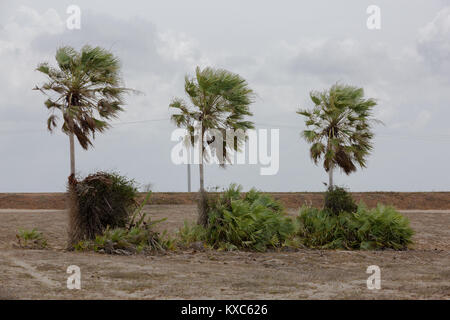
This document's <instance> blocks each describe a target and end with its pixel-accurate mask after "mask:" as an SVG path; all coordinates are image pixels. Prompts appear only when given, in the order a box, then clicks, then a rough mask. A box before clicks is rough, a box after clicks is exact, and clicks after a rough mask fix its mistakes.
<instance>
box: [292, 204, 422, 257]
mask: <svg viewBox="0 0 450 320" xmlns="http://www.w3.org/2000/svg"><path fill="white" fill-rule="evenodd" d="M297 222H298V236H299V237H300V238H301V239H302V242H303V244H304V245H306V246H308V247H314V248H329V249H363V250H368V249H387V248H391V249H395V250H403V249H407V247H408V245H409V244H411V243H412V241H411V237H412V235H413V230H412V229H411V228H410V226H409V221H408V219H407V218H405V217H403V216H402V215H401V214H400V213H398V212H397V211H396V210H395V209H394V208H392V207H385V206H382V205H378V207H377V208H375V209H372V210H368V209H367V208H366V207H365V206H364V205H362V204H361V205H359V206H358V208H357V211H356V212H355V213H348V212H341V213H340V214H339V215H334V214H332V213H331V212H330V211H328V210H319V209H316V208H311V207H303V208H301V209H300V214H299V216H298V217H297Z"/></svg>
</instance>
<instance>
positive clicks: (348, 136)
mask: <svg viewBox="0 0 450 320" xmlns="http://www.w3.org/2000/svg"><path fill="white" fill-rule="evenodd" d="M310 97H311V100H312V102H313V103H314V107H313V108H312V110H304V109H300V110H298V111H297V113H298V114H300V115H302V116H304V117H306V120H305V123H306V126H307V129H306V130H304V131H303V132H302V136H303V137H304V139H305V140H306V141H307V142H308V143H310V144H311V148H310V156H311V159H312V160H313V161H314V163H315V164H317V163H318V162H319V161H320V160H321V159H322V157H323V167H324V168H325V171H327V172H328V176H329V182H328V187H329V188H333V171H334V169H335V168H336V167H339V168H341V169H342V170H343V171H344V172H345V173H346V174H347V175H348V174H350V173H352V172H354V171H356V165H359V166H360V167H361V168H364V167H366V158H367V156H368V155H369V154H370V152H371V150H372V148H373V145H372V138H373V132H372V123H374V122H380V121H378V120H376V119H374V118H372V109H373V107H374V106H375V105H376V101H375V100H374V99H365V98H364V90H363V89H362V88H357V87H352V86H348V85H341V84H335V85H333V86H332V87H331V88H330V89H329V90H324V91H321V92H318V91H312V92H311V93H310Z"/></svg>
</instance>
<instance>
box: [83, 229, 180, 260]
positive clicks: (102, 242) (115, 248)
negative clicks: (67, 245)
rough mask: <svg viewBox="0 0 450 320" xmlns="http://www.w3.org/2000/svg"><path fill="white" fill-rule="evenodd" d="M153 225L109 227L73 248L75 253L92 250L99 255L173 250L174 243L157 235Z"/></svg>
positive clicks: (163, 235) (163, 236)
mask: <svg viewBox="0 0 450 320" xmlns="http://www.w3.org/2000/svg"><path fill="white" fill-rule="evenodd" d="M152 225H153V224H146V225H145V226H143V227H133V228H130V229H127V228H115V229H110V228H109V227H108V228H107V229H106V230H105V231H104V232H103V234H100V235H97V236H96V237H95V239H94V240H84V241H79V242H78V243H77V244H76V245H75V246H74V247H75V250H77V251H85V250H93V251H95V252H99V253H107V254H120V255H131V254H136V253H154V252H162V251H165V250H171V249H174V242H173V240H172V239H170V238H169V237H166V234H165V233H164V234H162V235H161V234H159V233H158V232H156V231H154V230H153V228H152Z"/></svg>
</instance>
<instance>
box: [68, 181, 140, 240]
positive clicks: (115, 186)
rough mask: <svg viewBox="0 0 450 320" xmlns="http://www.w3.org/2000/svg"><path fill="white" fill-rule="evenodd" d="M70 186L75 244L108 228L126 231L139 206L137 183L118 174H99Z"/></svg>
mask: <svg viewBox="0 0 450 320" xmlns="http://www.w3.org/2000/svg"><path fill="white" fill-rule="evenodd" d="M73 180H74V181H71V182H70V184H69V193H70V197H71V206H70V221H71V223H70V224H71V225H70V232H71V235H70V238H71V242H72V243H76V242H78V241H79V240H83V239H91V240H92V239H94V238H95V236H96V235H98V234H102V233H103V232H104V231H105V230H106V228H107V227H108V226H109V227H110V228H113V229H114V228H124V227H125V226H126V225H127V223H128V220H129V218H130V214H131V213H132V211H133V208H135V207H136V202H135V198H136V196H137V189H136V187H135V184H134V181H132V180H128V179H127V178H126V177H123V176H120V175H119V174H117V173H114V172H113V173H108V172H97V173H95V174H91V175H89V176H87V177H86V178H85V179H84V180H82V181H77V180H75V179H73Z"/></svg>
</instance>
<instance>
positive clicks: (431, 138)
mask: <svg viewBox="0 0 450 320" xmlns="http://www.w3.org/2000/svg"><path fill="white" fill-rule="evenodd" d="M169 120H170V118H157V119H145V120H136V121H126V122H116V123H111V126H112V127H113V128H114V126H122V125H132V124H140V123H149V122H159V121H169ZM255 125H257V126H261V125H263V126H268V127H272V128H273V127H275V128H288V129H296V130H299V131H300V130H302V127H300V126H296V125H292V124H285V123H267V122H259V121H256V122H255ZM45 131H47V130H45V129H28V130H20V131H19V130H0V135H3V134H28V133H43V132H45ZM375 137H376V138H389V139H390V138H394V139H404V140H421V141H427V142H447V141H450V134H433V135H423V134H422V135H395V134H387V133H379V134H378V133H377V134H375Z"/></svg>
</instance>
